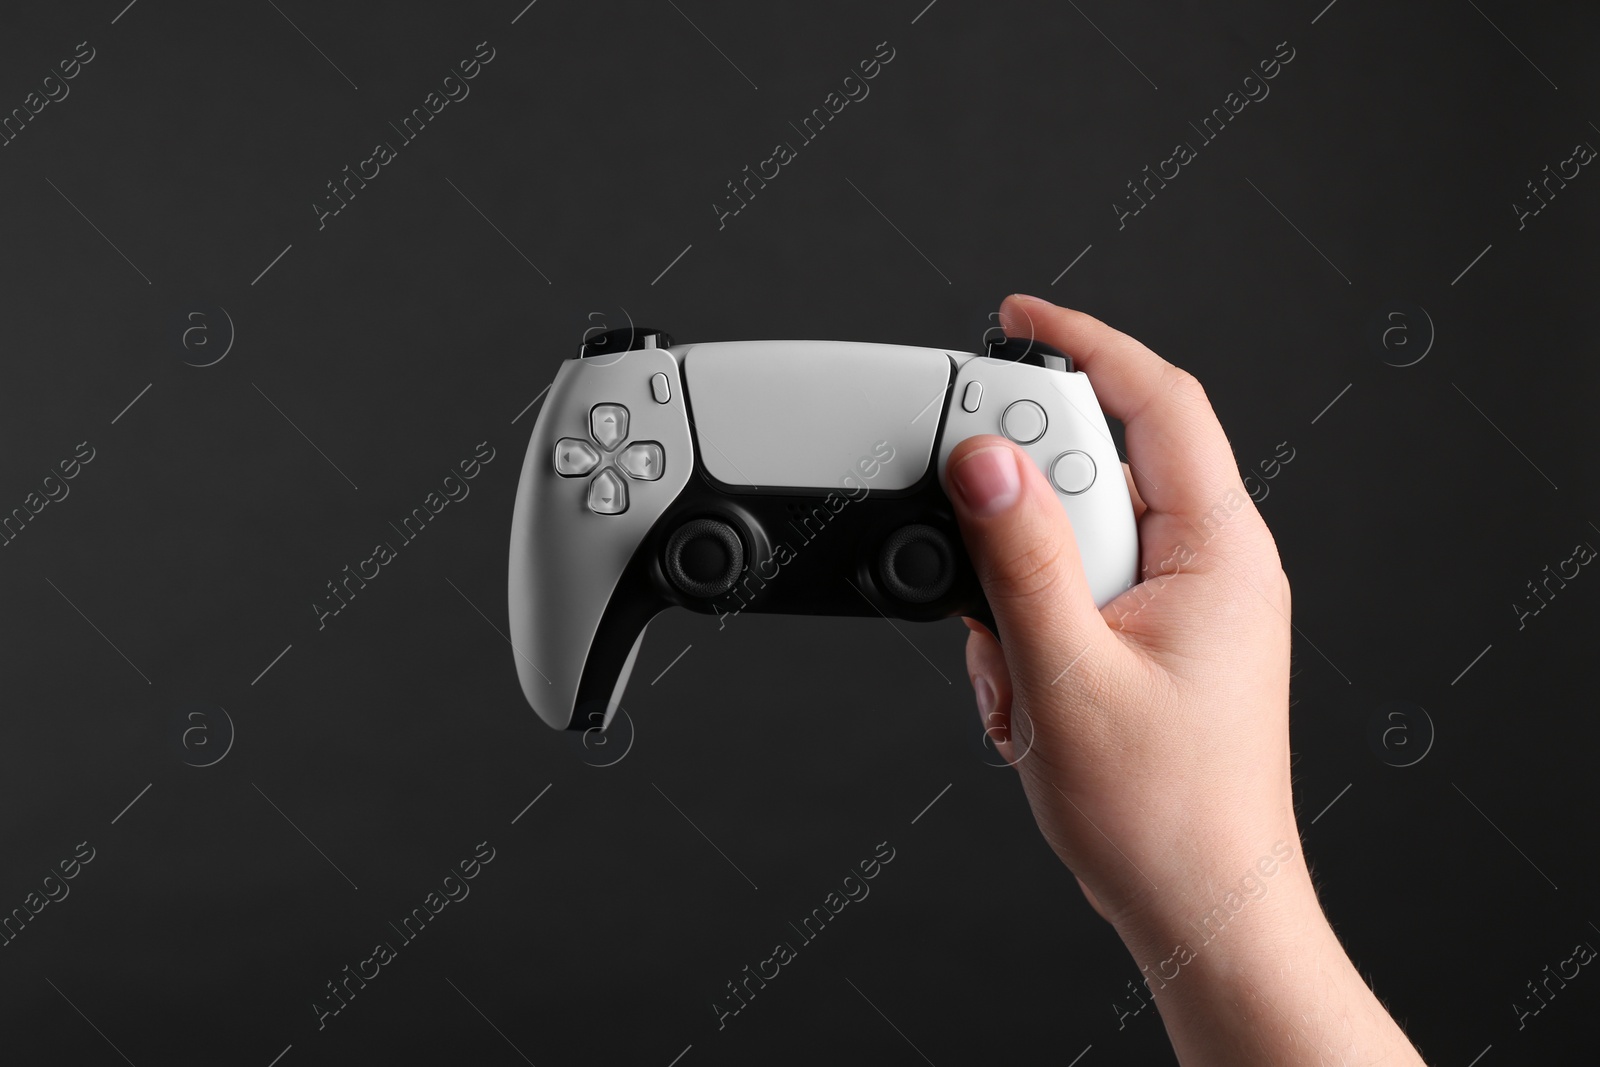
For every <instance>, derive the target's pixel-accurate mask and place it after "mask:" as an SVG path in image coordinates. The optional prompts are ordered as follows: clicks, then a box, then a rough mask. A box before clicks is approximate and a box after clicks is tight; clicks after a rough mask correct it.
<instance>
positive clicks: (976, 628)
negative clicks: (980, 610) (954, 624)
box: [961, 615, 983, 633]
mask: <svg viewBox="0 0 1600 1067" xmlns="http://www.w3.org/2000/svg"><path fill="white" fill-rule="evenodd" d="M961 623H962V625H963V626H965V627H966V628H967V629H969V630H971V631H972V632H973V633H980V632H982V630H983V624H982V623H980V622H978V620H977V619H974V618H971V617H969V616H966V615H963V616H961Z"/></svg>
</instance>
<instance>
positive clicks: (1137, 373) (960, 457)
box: [946, 296, 1419, 1063]
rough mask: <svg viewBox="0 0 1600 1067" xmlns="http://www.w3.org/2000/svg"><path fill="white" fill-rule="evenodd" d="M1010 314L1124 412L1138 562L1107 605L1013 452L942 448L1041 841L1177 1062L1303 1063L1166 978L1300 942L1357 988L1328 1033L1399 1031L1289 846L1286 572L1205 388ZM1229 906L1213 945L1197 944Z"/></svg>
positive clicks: (1065, 524)
mask: <svg viewBox="0 0 1600 1067" xmlns="http://www.w3.org/2000/svg"><path fill="white" fill-rule="evenodd" d="M1000 315H1001V324H1002V326H1003V327H1004V328H1005V330H1006V333H1007V334H1008V335H1009V336H1013V337H1032V338H1036V339H1038V340H1041V341H1044V342H1046V343H1048V344H1051V345H1054V346H1056V347H1057V348H1059V349H1061V350H1062V351H1064V352H1066V353H1067V354H1069V355H1070V356H1072V358H1073V360H1074V362H1075V364H1076V368H1077V369H1078V370H1081V371H1084V372H1086V373H1087V374H1088V375H1089V376H1090V379H1091V381H1092V382H1093V384H1094V389H1095V393H1096V395H1097V397H1098V398H1099V400H1100V406H1101V408H1102V409H1103V410H1104V411H1105V413H1106V414H1107V415H1108V416H1111V417H1113V418H1118V419H1120V420H1121V421H1122V423H1123V425H1124V427H1125V429H1126V441H1127V451H1128V459H1129V463H1128V466H1127V468H1125V474H1127V475H1128V477H1129V491H1130V494H1131V495H1132V497H1133V502H1134V510H1135V514H1136V516H1137V519H1138V526H1139V542H1140V564H1141V569H1140V574H1141V578H1142V581H1141V582H1140V584H1138V585H1136V586H1135V587H1134V588H1132V589H1130V590H1128V591H1127V592H1125V593H1123V594H1122V595H1121V596H1119V597H1118V598H1116V599H1115V600H1113V601H1111V602H1110V603H1109V604H1107V605H1106V606H1105V607H1104V608H1103V609H1098V610H1097V609H1096V607H1095V605H1094V603H1093V601H1092V599H1091V597H1090V594H1089V591H1088V588H1087V585H1086V581H1085V578H1084V573H1083V567H1082V564H1081V561H1080V559H1079V557H1078V551H1077V546H1076V542H1075V541H1074V539H1073V535H1072V529H1071V524H1070V522H1069V520H1068V518H1067V515H1066V512H1065V511H1064V510H1063V509H1062V507H1061V503H1060V500H1059V498H1058V497H1057V496H1056V494H1055V491H1054V490H1053V489H1052V488H1051V486H1050V484H1049V483H1048V481H1046V479H1045V478H1044V476H1043V475H1042V474H1041V473H1040V472H1039V469H1038V468H1037V467H1036V466H1035V465H1034V464H1033V462H1032V461H1031V460H1029V459H1028V457H1027V456H1026V454H1024V453H1023V452H1022V451H1021V449H1019V448H1017V447H1016V446H1015V445H1013V444H1011V443H1010V442H1009V441H1006V440H1005V439H1004V438H1001V437H994V436H983V437H976V438H972V439H969V440H967V441H963V442H962V443H961V444H959V445H958V446H957V447H956V448H955V450H954V451H953V452H952V453H951V456H950V459H949V462H948V464H947V466H946V473H947V480H948V482H949V484H950V486H951V496H952V501H953V503H954V505H955V509H956V514H957V518H958V521H959V522H960V524H961V529H962V535H963V537H964V538H965V540H966V543H967V546H968V549H969V551H970V553H971V556H972V560H973V563H974V565H975V567H976V569H977V572H978V576H979V578H980V579H981V581H982V582H983V586H984V590H985V592H986V594H987V597H988V601H989V606H990V609H991V610H992V612H993V614H994V619H995V624H996V626H997V628H998V630H999V636H1000V639H1001V641H1002V642H1003V647H1002V644H1001V643H1000V642H997V641H996V640H995V638H994V637H993V636H992V635H991V634H990V633H989V632H988V631H987V630H986V629H985V628H984V627H982V626H981V625H980V624H977V623H975V622H972V621H970V620H969V621H968V625H969V627H971V628H972V630H973V632H972V634H971V635H970V636H969V638H968V641H967V669H968V673H969V675H970V676H971V678H972V684H973V689H974V692H975V694H976V696H977V700H978V705H979V713H980V715H981V716H982V717H983V723H984V728H985V730H986V731H987V732H988V733H989V735H990V736H991V737H992V738H994V739H995V740H996V742H997V748H998V749H999V751H1000V753H1001V754H1002V755H1003V756H1004V757H1005V758H1006V759H1007V761H1008V762H1012V763H1013V764H1014V765H1015V766H1016V768H1017V770H1018V772H1019V773H1020V775H1021V778H1022V784H1023V788H1024V789H1025V791H1026V792H1027V795H1028V801H1029V803H1030V805H1031V806H1032V809H1033V814H1034V818H1035V820H1036V821H1037V822H1038V824H1039V827H1040V829H1041V830H1042V831H1043V833H1044V836H1045V839H1046V840H1047V841H1048V842H1049V844H1050V846H1051V848H1053V849H1054V850H1055V852H1056V854H1057V855H1058V856H1059V857H1060V858H1061V860H1062V862H1063V863H1065V864H1066V865H1067V867H1068V868H1069V869H1071V870H1072V871H1073V873H1074V874H1075V875H1077V877H1078V880H1079V884H1080V885H1081V886H1082V887H1083V888H1084V892H1085V894H1086V895H1087V896H1088V897H1089V899H1090V902H1091V903H1092V904H1093V905H1094V906H1095V908H1096V910H1097V911H1099V912H1100V914H1101V915H1102V916H1103V917H1104V918H1106V919H1107V920H1108V921H1110V922H1111V923H1112V924H1113V925H1114V926H1115V927H1116V928H1117V930H1118V932H1119V933H1120V934H1121V935H1122V938H1123V940H1124V942H1125V943H1126V944H1127V945H1128V948H1129V949H1130V951H1132V952H1133V953H1134V956H1135V959H1136V960H1138V961H1139V962H1140V963H1141V965H1142V967H1141V969H1142V970H1143V971H1144V973H1145V975H1146V983H1147V984H1148V985H1150V986H1151V989H1152V991H1153V992H1155V994H1156V999H1157V1003H1158V1004H1160V1005H1161V1008H1162V1013H1163V1017H1164V1018H1165V1019H1166V1021H1167V1025H1168V1029H1169V1032H1170V1033H1171V1034H1172V1036H1173V1043H1174V1047H1175V1048H1177V1049H1178V1051H1179V1054H1180V1057H1183V1058H1185V1062H1197V1063H1198V1062H1230V1063H1241V1062H1263V1063H1265V1062H1275V1063H1285V1062H1300V1061H1299V1060H1296V1059H1292V1058H1282V1057H1287V1056H1289V1055H1290V1054H1291V1053H1290V1045H1284V1046H1283V1047H1281V1048H1279V1047H1278V1046H1274V1048H1275V1049H1276V1052H1275V1054H1276V1055H1278V1056H1279V1057H1280V1058H1277V1059H1263V1060H1260V1061H1257V1060H1254V1059H1249V1058H1243V1059H1241V1058H1240V1057H1241V1056H1242V1055H1244V1052H1243V1051H1242V1050H1243V1048H1244V1046H1243V1045H1237V1046H1236V1045H1235V1044H1232V1043H1229V1039H1228V1037H1227V1036H1226V1034H1225V1033H1224V1032H1223V1030H1219V1029H1218V1025H1217V1018H1216V1011H1217V1010H1222V1009H1221V1004H1219V1003H1216V1002H1213V1000H1212V999H1211V997H1212V996H1213V995H1214V994H1215V993H1216V992H1217V991H1218V990H1219V988H1220V986H1219V983H1212V982H1208V981H1207V979H1206V978H1203V977H1202V978H1189V979H1187V983H1188V984H1187V986H1185V985H1183V984H1182V983H1183V981H1184V979H1180V978H1179V975H1180V973H1184V974H1193V973H1196V972H1203V973H1205V974H1209V975H1210V976H1211V978H1214V979H1218V978H1222V977H1223V976H1226V978H1227V979H1228V980H1232V981H1233V982H1234V984H1237V980H1238V979H1239V978H1240V977H1243V978H1244V980H1245V981H1247V982H1253V978H1252V975H1255V976H1265V975H1271V976H1272V978H1271V979H1270V981H1269V980H1268V979H1266V978H1265V977H1263V981H1264V982H1267V983H1268V984H1271V983H1273V982H1279V981H1280V980H1281V979H1282V977H1283V974H1284V971H1285V967H1286V966H1287V964H1286V963H1285V958H1284V957H1285V955H1286V954H1287V953H1289V952H1294V951H1300V952H1302V953H1304V954H1306V955H1308V956H1309V957H1311V958H1313V959H1316V960H1317V961H1319V965H1318V967H1317V968H1316V970H1315V972H1314V973H1313V974H1312V975H1311V976H1308V980H1307V981H1306V982H1305V983H1304V984H1303V985H1302V986H1301V987H1294V988H1291V990H1290V991H1289V992H1284V991H1283V990H1282V988H1281V986H1280V988H1279V993H1280V995H1281V996H1284V997H1286V998H1289V999H1292V1000H1294V1001H1295V1003H1296V1004H1299V1003H1300V1001H1301V1000H1302V999H1305V1000H1307V1001H1308V1002H1309V1005H1310V1006H1311V1007H1315V1005H1316V1004H1317V1003H1318V1002H1321V1003H1323V1004H1324V1005H1326V1004H1327V1003H1329V998H1330V997H1334V998H1335V999H1338V1000H1339V1001H1340V1002H1341V1003H1344V1002H1347V1004H1348V1006H1349V1007H1351V1008H1357V1007H1364V1008H1366V1012H1365V1016H1366V1017H1367V1018H1368V1019H1369V1022H1370V1032H1368V1031H1365V1030H1350V1028H1349V1026H1348V1025H1346V1026H1345V1030H1346V1031H1347V1032H1346V1033H1345V1034H1344V1037H1343V1038H1341V1039H1340V1040H1345V1039H1349V1040H1358V1039H1359V1041H1361V1042H1365V1043H1360V1044H1359V1045H1358V1047H1360V1048H1363V1049H1367V1050H1369V1051H1370V1050H1371V1048H1373V1047H1382V1048H1389V1047H1391V1046H1389V1045H1379V1046H1374V1045H1372V1044H1371V1041H1378V1040H1387V1041H1393V1040H1398V1041H1399V1042H1400V1044H1398V1045H1393V1046H1392V1047H1393V1048H1396V1049H1399V1048H1403V1049H1405V1050H1408V1051H1409V1050H1410V1048H1411V1046H1410V1045H1409V1044H1408V1043H1406V1042H1405V1040H1404V1037H1403V1035H1400V1034H1399V1031H1398V1030H1397V1029H1396V1028H1395V1027H1394V1024H1393V1023H1392V1021H1390V1020H1389V1018H1388V1016H1387V1014H1386V1013H1384V1012H1383V1011H1382V1008H1381V1006H1379V1005H1378V1004H1377V1002H1376V1001H1375V1000H1373V999H1372V998H1371V994H1370V992H1369V991H1368V990H1367V989H1366V986H1365V985H1364V984H1363V983H1362V982H1361V980H1360V977H1359V975H1357V974H1356V973H1355V971H1354V969H1353V967H1351V966H1350V964H1349V961H1348V959H1347V958H1346V957H1345V955H1344V953H1343V950H1342V949H1340V948H1339V946H1338V943H1337V941H1336V940H1335V939H1334V938H1333V935H1332V932H1331V930H1330V929H1329V928H1328V926H1327V923H1326V920H1324V919H1323V917H1322V915H1321V911H1320V908H1319V907H1318V906H1317V903H1316V898H1315V893H1314V890H1313V888H1312V884H1311V879H1310V875H1309V872H1308V870H1307V867H1306V865H1305V862H1304V860H1303V858H1302V857H1301V854H1300V848H1299V834H1298V831H1297V829H1296V825H1295V816H1294V803H1293V796H1292V792H1291V780H1290V768H1289V759H1290V754H1289V714H1288V708H1289V653H1290V638H1291V627H1290V624H1289V612H1290V602H1289V583H1288V580H1287V578H1286V577H1285V576H1284V573H1283V569H1282V567H1281V565H1280V563H1279V560H1278V553H1277V547H1276V545H1275V543H1274V542H1273V539H1272V535H1271V534H1270V533H1269V532H1268V530H1267V527H1266V524H1265V522H1263V521H1262V518H1261V516H1260V514H1259V513H1258V512H1257V511H1256V508H1255V505H1254V504H1253V503H1252V502H1251V500H1250V496H1249V493H1248V492H1247V491H1246V490H1245V488H1244V485H1243V483H1242V481H1241V479H1240V476H1239V473H1238V470H1237V468H1236V467H1235V465H1234V460H1233V454H1232V451H1231V449H1230V448H1229V446H1228V441H1227V438H1226V437H1225V436H1224V435H1223V432H1222V427H1221V426H1220V425H1219V424H1218V422H1217V418H1216V415H1215V414H1214V412H1213V411H1212V409H1211V405H1210V403H1209V402H1208V400H1207V399H1206V395H1205V392H1204V391H1203V390H1202V389H1201V387H1200V384H1199V383H1198V382H1197V381H1196V380H1195V378H1194V376H1193V375H1191V374H1189V373H1187V372H1185V371H1183V370H1180V369H1179V368H1177V367H1175V366H1173V365H1172V364H1170V363H1168V362H1167V361H1165V360H1163V359H1162V358H1161V357H1159V356H1157V355H1156V354H1155V353H1154V352H1152V351H1150V350H1149V349H1148V348H1146V347H1145V346H1144V345H1142V344H1140V343H1139V342H1138V341H1136V340H1134V339H1133V338H1131V337H1128V336H1127V335H1125V334H1122V333H1119V332H1118V331H1116V330H1114V329H1112V328H1111V327H1109V326H1106V325H1105V324H1104V323H1101V322H1099V321H1098V320H1096V319H1094V318H1092V317H1090V316H1088V315H1085V314H1083V313H1081V312H1078V311H1072V310H1068V309H1066V308H1060V307H1057V306H1055V305H1053V304H1050V303H1047V302H1045V301H1042V300H1039V299H1037V298H1033V297H1023V296H1011V297H1008V298H1007V299H1006V300H1005V302H1004V303H1003V304H1002V305H1001V311H1000ZM1235 904H1237V905H1238V906H1237V908H1236V907H1235V906H1234V905H1235ZM1236 915H1238V916H1240V917H1239V918H1237V919H1236V918H1234V916H1236ZM1207 920H1209V922H1210V926H1207ZM1224 925H1226V926H1227V933H1228V934H1229V938H1228V939H1227V941H1226V942H1220V941H1219V942H1218V944H1215V945H1214V944H1212V943H1211V939H1209V938H1208V939H1207V940H1206V941H1204V942H1203V943H1202V942H1201V941H1200V938H1201V936H1203V935H1204V934H1205V933H1206V932H1207V931H1211V932H1214V933H1215V934H1216V936H1217V938H1220V937H1221V934H1222V927H1223V926H1224ZM1197 931H1200V933H1197ZM1224 945H1225V946H1226V948H1224V947H1223V946H1224ZM1335 963H1338V964H1342V969H1340V967H1336V966H1334V964H1335ZM1345 972H1348V973H1345ZM1352 979H1353V982H1354V985H1351V984H1350V983H1351V980H1352ZM1329 982H1334V983H1337V985H1335V986H1333V987H1331V988H1330V987H1329V986H1328V983H1329ZM1357 987H1359V989H1358V988H1357ZM1260 992H1261V991H1260V989H1259V988H1257V993H1258V994H1259V993H1260ZM1302 994H1306V995H1304V996H1302ZM1227 995H1228V996H1230V997H1232V998H1233V1000H1232V1001H1227V1000H1225V1001H1223V1002H1222V1004H1232V1005H1233V1007H1234V1008H1238V1005H1239V1003H1240V1001H1241V998H1242V1000H1243V1001H1246V1002H1249V1003H1246V1004H1245V1007H1244V1008H1243V1009H1239V1010H1241V1011H1242V1012H1243V1015H1242V1016H1241V1018H1247V1019H1248V1020H1249V1021H1250V1022H1251V1024H1252V1025H1250V1026H1247V1027H1246V1031H1249V1030H1251V1029H1255V1030H1257V1031H1259V1030H1260V1028H1261V1024H1262V1022H1263V1021H1265V1022H1266V1023H1267V1024H1268V1025H1269V1026H1270V1023H1271V1021H1272V1020H1273V1018H1274V1016H1273V1014H1272V1013H1271V1012H1269V1011H1268V1010H1267V1008H1268V1007H1269V1006H1270V1005H1271V1004H1272V1002H1270V1001H1267V1000H1266V998H1265V996H1264V995H1262V996H1260V997H1256V996H1251V995H1250V994H1249V991H1248V990H1245V989H1242V988H1241V989H1238V990H1234V989H1229V990H1227ZM1363 996H1364V997H1365V1001H1363V999H1362V998H1363ZM1251 1004H1254V1006H1255V1008H1256V1009H1258V1011H1257V1012H1255V1013H1252V1012H1251V1010H1250V1007H1251ZM1291 1014H1292V1011H1291ZM1303 1014H1304V1013H1303V1012H1302V1016H1303ZM1358 1014H1359V1013H1358ZM1306 1025H1308V1024H1305V1023H1304V1022H1303V1020H1302V1029H1300V1030H1298V1031H1297V1033H1298V1034H1299V1036H1296V1033H1288V1035H1287V1038H1286V1040H1287V1041H1289V1042H1290V1043H1291V1044H1292V1043H1293V1042H1295V1041H1300V1040H1302V1038H1303V1037H1304V1036H1305V1030H1304V1027H1305V1026H1306ZM1224 1030H1225V1028H1224ZM1239 1037H1240V1040H1241V1041H1244V1040H1247V1038H1246V1036H1245V1033H1244V1032H1241V1034H1240V1035H1239ZM1257 1038H1258V1039H1259V1033H1258V1034H1257ZM1260 1047H1264V1046H1259V1045H1252V1046H1251V1048H1254V1049H1256V1051H1257V1052H1258V1053H1259V1049H1260ZM1321 1048H1322V1046H1321V1045H1319V1046H1318V1056H1319V1058H1320V1057H1321V1054H1322V1053H1321ZM1186 1054H1187V1055H1186ZM1213 1055H1215V1056H1222V1057H1223V1059H1217V1060H1213V1059H1212V1058H1210V1057H1211V1056H1213ZM1411 1055H1412V1056H1413V1057H1414V1055H1415V1054H1414V1052H1413V1053H1411ZM1308 1062H1309V1061H1308ZM1408 1062H1419V1061H1417V1060H1415V1059H1414V1058H1413V1059H1411V1060H1409V1061H1408Z"/></svg>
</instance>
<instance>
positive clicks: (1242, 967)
mask: <svg viewBox="0 0 1600 1067" xmlns="http://www.w3.org/2000/svg"><path fill="white" fill-rule="evenodd" d="M1290 840H1291V841H1293V840H1294V838H1293V837H1292V836H1291V838H1290ZM1296 844H1297V842H1296ZM1280 845H1281V842H1280ZM1246 862H1248V861H1246ZM1274 873H1275V877H1273V878H1271V879H1270V880H1268V881H1264V882H1260V883H1259V884H1261V885H1263V886H1265V887H1266V888H1265V892H1263V893H1262V894H1261V895H1260V896H1259V897H1251V898H1241V897H1239V896H1237V895H1235V897H1234V899H1233V900H1232V901H1229V903H1231V904H1234V905H1237V910H1230V909H1229V908H1228V907H1227V906H1225V905H1224V904H1223V899H1224V897H1225V896H1226V894H1227V893H1228V892H1229V891H1230V890H1233V889H1234V888H1235V887H1234V886H1232V885H1228V884H1223V885H1222V886H1220V887H1217V886H1216V885H1215V883H1214V882H1213V883H1210V884H1209V885H1208V889H1207V890H1206V891H1203V892H1199V893H1189V894H1177V895H1176V896H1177V897H1178V899H1180V900H1186V901H1187V905H1186V906H1180V905H1176V904H1168V903H1164V904H1163V905H1162V906H1161V907H1160V908H1159V909H1156V910H1152V911H1151V912H1150V913H1147V914H1146V915H1144V916H1142V917H1141V918H1139V919H1136V920H1132V921H1130V922H1129V923H1128V924H1126V925H1125V926H1124V927H1119V933H1121V934H1122V938H1123V941H1124V942H1125V943H1126V944H1127V946H1128V948H1129V951H1131V952H1132V953H1133V954H1134V957H1135V959H1136V960H1137V962H1138V963H1139V964H1140V966H1141V970H1142V972H1143V974H1144V977H1145V980H1146V982H1147V983H1148V985H1149V987H1150V989H1151V991H1152V992H1153V993H1154V995H1155V1001H1156V1005H1157V1007H1158V1008H1159V1009H1160V1011H1161V1017H1162V1021H1163V1022H1164V1024H1165V1025H1166V1028H1167V1033H1168V1036H1169V1037H1170V1038H1171V1040H1172V1046H1173V1049H1174V1050H1175V1051H1176V1052H1177V1055H1178V1060H1179V1062H1180V1063H1182V1064H1184V1065H1185V1067H1211V1065H1227V1067H1250V1065H1255V1064H1261V1065H1272V1067H1284V1065H1290V1067H1293V1065H1299V1064H1319V1065H1320V1064H1329V1065H1342V1064H1373V1063H1385V1064H1405V1065H1421V1064H1422V1059H1421V1058H1420V1057H1419V1056H1418V1055H1417V1052H1416V1050H1415V1049H1414V1048H1413V1046H1412V1045H1411V1043H1410V1042H1409V1041H1408V1040H1407V1039H1406V1037H1405V1035H1404V1033H1402V1032H1401V1030H1400V1028H1399V1027H1398V1026H1397V1025H1396V1024H1395V1022H1394V1021H1393V1020H1392V1019H1391V1018H1390V1017H1389V1014H1388V1012H1387V1011H1385V1010H1384V1008H1383V1006H1382V1005H1381V1004H1380V1003H1379V1002H1378V999H1377V997H1376V996H1374V995H1373V993H1372V991H1371V990H1370V989H1369V988H1368V987H1367V985H1366V983H1365V982H1364V981H1362V979H1361V976H1360V974H1359V973H1357V971H1356V969H1355V967H1354V965H1353V964H1352V963H1351V962H1350V959H1349V957H1348V956H1347V955H1346V953H1345V951H1344V949H1343V948H1342V947H1341V946H1340V944H1339V942H1338V939H1337V938H1336V937H1335V936H1334V933H1333V930H1332V928H1331V927H1330V926H1329V925H1328V922H1327V920H1326V919H1325V918H1324V916H1323V914H1322V910H1321V907H1320V906H1319V905H1318V904H1317V900H1316V896H1315V893H1314V891H1313V889H1312V885H1311V879H1310V876H1309V874H1308V873H1307V871H1306V868H1305V865H1304V863H1303V861H1302V859H1301V857H1300V855H1299V854H1298V848H1296V849H1295V854H1294V856H1293V859H1292V860H1289V861H1288V862H1285V863H1283V864H1282V865H1281V867H1280V868H1279V869H1277V870H1276V871H1275V872H1274ZM1169 899H1170V898H1169Z"/></svg>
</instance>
